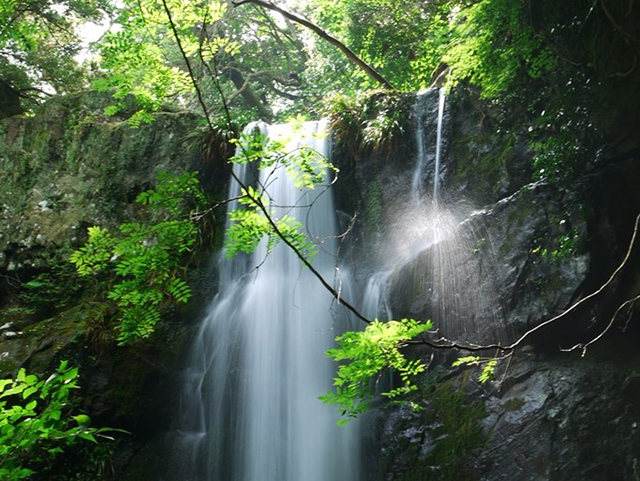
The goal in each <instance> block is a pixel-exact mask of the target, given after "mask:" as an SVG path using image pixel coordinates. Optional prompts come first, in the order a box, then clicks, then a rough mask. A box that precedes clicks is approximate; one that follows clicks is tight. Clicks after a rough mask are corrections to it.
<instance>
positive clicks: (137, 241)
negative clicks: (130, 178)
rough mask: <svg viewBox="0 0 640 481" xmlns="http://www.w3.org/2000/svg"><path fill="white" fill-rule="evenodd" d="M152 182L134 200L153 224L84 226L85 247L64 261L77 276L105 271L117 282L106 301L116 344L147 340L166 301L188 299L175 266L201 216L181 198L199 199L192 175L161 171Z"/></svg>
mask: <svg viewBox="0 0 640 481" xmlns="http://www.w3.org/2000/svg"><path fill="white" fill-rule="evenodd" d="M158 180H159V184H158V186H157V187H156V188H155V189H151V190H148V191H145V192H142V193H141V194H140V195H139V196H138V198H137V199H136V201H137V202H138V203H140V204H143V205H146V206H148V207H149V208H150V209H151V212H152V214H153V215H154V216H155V219H156V221H155V222H151V223H138V222H131V223H126V224H122V225H121V226H120V233H119V234H112V233H110V232H109V231H107V230H106V229H103V228H101V227H98V226H94V227H90V228H89V229H88V234H89V239H88V241H87V243H86V244H85V245H84V246H83V247H81V248H80V249H78V250H76V251H75V252H74V253H73V254H72V255H71V258H70V260H71V262H72V263H73V264H75V266H76V269H77V270H78V273H79V274H80V275H83V276H88V275H92V274H97V273H100V272H103V271H108V272H109V273H110V275H112V276H115V278H116V279H117V282H116V283H115V284H114V285H113V287H111V289H110V290H109V292H108V293H107V298H108V299H110V300H111V301H113V302H114V304H115V306H116V308H117V309H118V312H119V314H118V325H117V331H118V341H119V342H120V344H126V343H130V342H133V341H135V340H137V339H143V338H147V337H149V336H150V335H151V334H152V333H153V331H154V329H155V325H156V324H157V323H158V321H159V320H160V315H161V311H162V309H163V308H164V307H165V306H166V304H167V303H169V302H171V301H174V302H178V303H185V302H187V301H188V300H189V299H190V298H191V296H192V293H191V289H190V287H189V286H188V284H187V283H186V282H185V280H184V279H183V278H182V275H181V265H182V261H183V259H184V256H185V255H186V254H187V253H189V252H190V251H191V250H192V249H193V247H194V245H195V243H196V240H197V238H198V234H199V230H198V227H197V225H196V223H195V220H194V219H196V218H199V219H201V218H202V217H201V216H199V217H194V216H191V215H190V213H189V212H188V204H187V203H186V199H187V198H189V197H190V198H191V201H192V202H193V203H195V204H196V205H199V204H202V203H204V201H205V196H204V194H203V193H202V191H201V190H200V188H199V186H198V180H197V178H196V173H184V174H182V175H179V176H171V175H169V174H166V173H163V174H160V175H159V176H158Z"/></svg>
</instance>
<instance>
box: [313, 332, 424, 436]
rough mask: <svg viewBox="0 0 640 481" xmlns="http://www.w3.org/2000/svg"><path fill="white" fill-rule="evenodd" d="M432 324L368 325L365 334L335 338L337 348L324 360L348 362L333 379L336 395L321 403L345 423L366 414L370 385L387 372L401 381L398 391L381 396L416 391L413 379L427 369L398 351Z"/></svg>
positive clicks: (370, 393) (389, 396) (322, 398)
mask: <svg viewBox="0 0 640 481" xmlns="http://www.w3.org/2000/svg"><path fill="white" fill-rule="evenodd" d="M432 327H433V325H432V323H431V322H426V323H423V324H422V323H419V322H417V321H415V320H413V319H402V320H400V321H389V322H380V321H378V320H375V321H373V322H372V323H371V324H369V325H368V326H367V327H366V328H365V330H364V331H354V332H346V333H344V334H342V335H341V336H338V337H337V338H336V341H337V343H338V345H339V347H338V348H336V349H330V350H328V351H327V356H329V357H330V358H332V359H334V360H335V361H347V362H346V363H344V364H341V365H340V366H339V368H338V377H336V378H335V379H334V386H335V392H331V391H330V392H328V393H327V394H326V395H324V396H320V399H321V400H322V401H323V402H324V403H327V404H331V405H337V406H338V410H339V411H340V413H341V414H342V415H343V416H346V419H343V420H341V421H340V423H341V424H344V423H346V422H348V420H349V418H353V417H355V416H357V415H358V414H361V413H363V412H365V411H367V410H368V409H369V407H370V401H371V399H372V398H373V395H374V393H375V391H374V385H373V382H374V381H375V380H376V379H377V378H378V377H379V376H380V375H381V374H382V372H384V371H386V370H389V369H390V370H392V371H394V372H395V373H397V374H398V375H399V377H400V383H401V385H400V387H397V388H394V389H391V390H389V391H387V392H383V393H381V394H382V396H386V397H388V398H390V399H395V398H397V397H399V396H402V395H406V394H408V393H410V392H412V391H415V390H416V389H417V387H416V386H415V385H414V384H413V383H412V379H413V378H414V377H415V376H416V375H418V374H420V373H421V372H423V371H424V370H425V369H426V366H425V364H424V363H423V362H421V361H420V360H409V359H407V358H406V357H405V356H404V355H403V354H402V352H400V349H401V348H402V347H403V346H405V345H406V342H407V341H409V340H410V339H413V338H414V337H416V336H418V335H419V334H421V333H423V332H425V331H428V330H430V329H431V328H432Z"/></svg>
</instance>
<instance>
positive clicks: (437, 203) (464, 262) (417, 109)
mask: <svg viewBox="0 0 640 481" xmlns="http://www.w3.org/2000/svg"><path fill="white" fill-rule="evenodd" d="M436 107H437V108H436ZM445 108H446V96H445V89H444V88H441V89H439V90H438V91H435V90H427V91H424V92H419V93H418V94H417V96H416V101H415V104H414V109H413V119H414V131H415V135H416V140H415V142H416V144H415V145H416V148H415V150H416V155H415V163H414V168H413V172H412V176H411V192H410V200H408V201H407V202H405V203H404V204H402V206H401V208H400V209H398V210H397V212H394V215H393V218H394V219H395V222H394V225H393V229H392V230H391V231H392V234H391V236H390V238H389V239H387V240H386V242H383V246H382V248H383V250H384V251H385V258H386V260H387V262H386V264H385V265H384V266H382V269H381V270H380V271H379V272H378V273H376V274H375V275H373V276H372V277H371V278H370V279H369V280H368V284H367V287H366V288H365V295H364V297H363V303H362V308H363V310H364V311H365V312H367V313H368V314H369V315H370V316H378V317H380V318H384V319H390V318H392V317H393V313H392V312H391V309H390V305H391V302H390V295H391V292H390V284H392V282H390V279H392V278H395V279H398V277H402V276H405V277H409V278H410V279H409V280H408V282H406V283H405V284H406V285H409V286H411V289H412V291H413V292H414V294H415V293H418V294H417V296H416V297H417V298H421V300H420V302H419V304H420V305H421V306H422V307H421V308H420V309H418V311H419V316H420V317H422V318H429V319H431V320H433V321H434V324H435V326H436V327H437V328H438V329H439V330H440V333H441V334H442V335H444V336H445V337H447V338H449V339H452V340H459V341H463V342H471V343H474V342H481V341H482V340H483V339H487V338H491V339H494V340H495V339H502V337H503V336H504V335H506V331H504V332H491V333H489V332H487V329H486V328H485V327H484V325H485V324H487V323H485V322H484V320H486V317H487V316H491V317H492V320H493V322H492V323H491V325H499V324H500V322H496V319H497V318H499V316H500V313H499V311H498V310H497V309H496V306H497V305H498V302H497V292H496V291H495V288H494V286H493V283H492V281H491V269H492V266H491V265H488V264H486V263H485V265H483V266H482V268H479V267H480V266H479V264H478V263H477V262H476V261H475V260H474V259H473V256H474V252H479V251H480V250H481V249H488V248H490V246H489V245H487V244H489V243H488V242H487V239H485V238H484V237H483V232H482V226H481V225H476V224H474V222H473V221H471V220H470V219H472V218H473V216H471V214H472V211H473V209H472V207H471V206H469V205H468V204H465V203H464V199H456V202H455V205H452V204H451V202H447V199H443V192H442V179H443V174H442V160H443V157H444V153H445V139H444V135H443V132H444V122H445ZM436 112H437V114H436ZM434 114H435V117H436V118H435V119H434V118H433V117H434ZM434 120H435V122H434ZM434 130H435V136H434V135H433V133H434ZM430 182H432V185H433V189H432V190H431V191H429V190H428V189H426V188H425V186H428V185H429V183H430ZM470 216H471V217H470ZM462 226H464V228H462ZM490 257H491V256H490V255H489V256H485V258H490ZM407 266H409V267H407ZM394 294H400V295H402V293H401V292H397V291H394ZM403 315H406V313H403Z"/></svg>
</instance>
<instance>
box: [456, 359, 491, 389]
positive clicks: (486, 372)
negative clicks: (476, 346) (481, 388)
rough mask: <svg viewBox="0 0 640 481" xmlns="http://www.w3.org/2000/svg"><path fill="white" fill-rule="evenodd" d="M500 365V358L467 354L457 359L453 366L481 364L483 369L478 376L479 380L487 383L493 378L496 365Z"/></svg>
mask: <svg viewBox="0 0 640 481" xmlns="http://www.w3.org/2000/svg"><path fill="white" fill-rule="evenodd" d="M497 365H498V359H497V358H493V357H489V358H486V357H480V356H466V357H459V358H458V359H456V360H455V361H454V362H453V364H451V366H453V367H457V366H481V367H482V371H481V372H480V375H479V376H478V381H480V382H481V383H485V382H487V381H490V380H491V379H493V375H494V374H495V371H496V367H497Z"/></svg>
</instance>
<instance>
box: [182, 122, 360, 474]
mask: <svg viewBox="0 0 640 481" xmlns="http://www.w3.org/2000/svg"><path fill="white" fill-rule="evenodd" d="M250 128H251V129H253V128H260V129H261V130H262V132H263V133H264V134H267V133H268V135H269V136H270V137H272V138H274V137H275V138H280V139H282V138H286V137H295V138H294V140H292V141H291V142H290V143H289V145H288V147H287V148H288V151H294V150H295V149H297V148H298V147H299V146H300V145H301V143H304V145H308V146H311V147H312V148H314V149H315V150H317V151H318V152H320V153H321V154H323V155H327V154H328V145H327V141H326V140H324V139H319V138H316V137H315V135H316V134H317V133H318V132H319V131H321V130H322V129H323V126H322V124H320V123H318V122H307V123H305V124H304V127H303V130H302V132H299V133H295V134H294V133H293V132H291V130H290V129H289V127H288V126H273V127H267V126H266V125H264V124H261V125H253V126H251V127H250ZM276 167H277V166H276ZM234 173H235V175H236V176H237V177H238V178H239V179H241V180H242V182H243V183H252V179H251V173H250V169H248V168H247V166H246V165H244V166H243V165H235V166H234ZM260 182H261V184H262V185H266V186H268V191H269V194H270V196H271V197H272V198H273V199H274V203H275V204H277V205H280V206H283V207H276V208H274V215H275V216H276V217H279V216H281V215H283V214H285V213H286V214H288V215H290V216H293V217H297V218H298V219H299V220H301V221H302V222H303V223H304V224H305V225H306V226H307V229H308V230H309V232H310V234H311V236H312V238H313V239H321V240H323V243H322V245H321V246H319V249H318V251H319V253H318V254H317V256H316V257H315V259H314V267H315V268H316V269H317V270H318V271H319V272H320V273H321V274H322V275H323V276H324V278H325V279H332V278H333V273H334V266H335V258H334V256H333V254H334V252H335V249H336V245H335V242H334V241H333V240H332V239H331V236H335V234H336V225H335V219H334V217H335V208H334V207H333V202H332V198H331V192H330V191H325V190H324V189H322V188H316V189H315V190H314V191H313V192H314V196H315V197H312V196H308V195H307V196H306V197H301V192H300V191H299V190H298V189H297V188H296V187H294V185H293V182H292V181H291V180H290V179H289V178H288V177H287V175H286V174H285V171H284V169H277V170H270V169H269V170H264V171H262V172H261V174H260ZM239 189H240V187H239V186H238V184H237V182H235V181H231V186H230V191H229V197H230V198H232V197H235V196H237V195H238V194H239V192H240V190H239ZM319 194H320V195H319ZM302 204H304V205H308V204H313V206H312V207H311V208H310V209H298V208H294V207H292V206H297V205H302ZM236 207H237V203H232V204H231V205H230V206H229V208H230V209H234V208H236ZM219 271H220V282H219V285H220V289H219V293H218V294H217V295H216V297H215V299H214V300H213V302H212V303H211V307H210V310H209V313H208V315H207V317H206V319H205V320H204V321H203V323H202V326H201V328H200V332H199V334H198V336H197V339H196V341H195V344H194V345H193V347H192V350H191V360H190V362H189V366H190V367H189V370H188V373H187V376H186V384H185V385H186V388H185V391H184V395H183V397H182V407H181V412H182V418H183V419H182V420H181V422H180V435H179V443H178V446H177V448H176V455H177V456H178V457H179V460H180V461H179V463H178V466H177V467H175V468H174V470H175V471H177V473H176V474H175V476H176V479H180V480H181V481H192V480H193V481H337V480H340V481H358V479H359V473H360V466H359V462H358V460H359V453H360V447H359V440H358V432H357V423H351V424H350V425H349V426H346V427H338V426H336V421H337V420H338V416H337V413H336V410H335V408H334V407H332V406H326V405H323V404H322V403H321V402H320V401H319V400H318V396H320V395H322V394H324V393H326V392H327V391H328V390H329V389H330V388H331V384H332V378H333V376H334V375H335V369H336V366H335V365H334V364H333V363H332V361H330V360H329V359H328V358H327V357H326V356H325V351H326V349H328V348H330V347H332V346H333V338H334V337H335V335H336V334H338V333H339V331H336V325H335V324H336V322H338V321H336V318H335V316H334V315H333V313H332V305H333V302H332V297H331V295H330V294H329V293H328V292H327V291H326V289H324V288H323V287H322V286H321V285H320V284H319V282H318V281H317V279H315V278H314V277H313V275H312V274H311V272H310V271H309V270H308V269H304V268H303V267H302V264H301V262H300V261H299V260H298V259H297V258H296V256H295V255H294V254H293V253H292V252H291V250H290V249H289V248H287V247H286V246H285V245H283V244H280V245H278V247H276V248H275V249H274V250H273V251H272V252H270V253H269V254H268V255H267V248H266V244H265V243H262V244H261V245H260V246H259V247H258V249H256V251H255V252H254V253H253V254H252V255H250V256H248V255H240V256H237V257H236V258H234V259H233V260H228V259H222V260H221V261H220V269H219Z"/></svg>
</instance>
